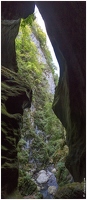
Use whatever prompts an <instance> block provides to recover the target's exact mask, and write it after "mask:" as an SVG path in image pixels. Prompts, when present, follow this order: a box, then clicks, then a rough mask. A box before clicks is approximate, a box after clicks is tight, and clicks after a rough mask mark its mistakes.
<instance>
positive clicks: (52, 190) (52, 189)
mask: <svg viewBox="0 0 87 200" xmlns="http://www.w3.org/2000/svg"><path fill="white" fill-rule="evenodd" d="M56 190H57V188H56V187H55V186H49V187H48V193H49V194H53V195H54V194H55V193H56Z"/></svg>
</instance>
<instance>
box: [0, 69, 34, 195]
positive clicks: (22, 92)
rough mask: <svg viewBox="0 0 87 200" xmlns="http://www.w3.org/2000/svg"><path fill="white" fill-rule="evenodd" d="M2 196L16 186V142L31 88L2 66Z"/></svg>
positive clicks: (28, 105) (29, 103)
mask: <svg viewBox="0 0 87 200" xmlns="http://www.w3.org/2000/svg"><path fill="white" fill-rule="evenodd" d="M1 89H2V93H1V94H2V95H1V97H2V107H1V108H2V115H1V118H2V137H1V145H2V150H1V154H2V160H1V164H2V170H1V174H2V176H1V183H2V198H6V195H7V194H9V193H11V192H12V191H13V190H14V188H16V187H17V182H18V160H17V143H18V141H19V138H20V124H21V123H22V114H23V108H26V107H30V105H31V90H30V89H29V86H27V85H26V84H25V83H24V82H23V80H22V79H21V78H20V77H19V76H18V74H16V73H15V72H12V71H10V70H9V69H7V68H5V67H2V85H1Z"/></svg>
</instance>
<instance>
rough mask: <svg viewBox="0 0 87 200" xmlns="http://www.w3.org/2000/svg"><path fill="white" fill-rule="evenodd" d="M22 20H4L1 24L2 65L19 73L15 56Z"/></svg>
mask: <svg viewBox="0 0 87 200" xmlns="http://www.w3.org/2000/svg"><path fill="white" fill-rule="evenodd" d="M19 24H20V20H19V19H18V20H2V24H1V37H2V45H1V52H2V53H1V60H2V65H3V66H5V67H6V68H8V69H11V70H12V71H16V72H17V69H18V68H17V63H16V55H15V38H16V36H17V34H18V29H19Z"/></svg>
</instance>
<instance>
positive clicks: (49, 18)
mask: <svg viewBox="0 0 87 200" xmlns="http://www.w3.org/2000/svg"><path fill="white" fill-rule="evenodd" d="M36 4H37V6H38V8H39V10H40V12H41V14H42V17H43V19H44V21H45V24H46V28H47V31H48V35H49V37H50V40H51V42H52V45H53V47H54V51H55V53H56V56H57V59H58V61H59V65H60V79H59V84H58V87H57V88H56V92H55V97H54V102H53V110H54V112H55V114H56V115H57V116H58V117H59V119H60V120H61V122H62V123H63V125H64V126H65V128H66V131H67V145H68V147H69V156H68V157H67V161H66V167H67V168H68V169H69V171H70V173H71V174H72V175H73V178H74V180H75V181H80V182H81V181H83V178H84V177H85V171H86V170H85V167H86V163H85V160H86V159H85V158H86V157H85V146H86V144H85V141H86V140H85V138H86V131H85V128H86V123H85V119H86V114H85V113H86V106H85V103H86V97H85V94H86V90H85V87H86V81H85V71H86V63H85V59H86V54H85V34H86V31H85V29H86V26H85V23H86V20H85V13H86V4H85V2H82V1H81V2H77V1H75V2H72V1H69V2H67V1H65V2H62V1H57V2H52V1H51V2H44V1H43V2H36Z"/></svg>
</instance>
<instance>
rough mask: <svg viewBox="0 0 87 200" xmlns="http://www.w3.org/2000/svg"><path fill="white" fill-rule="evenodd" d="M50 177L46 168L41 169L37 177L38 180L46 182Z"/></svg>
mask: <svg viewBox="0 0 87 200" xmlns="http://www.w3.org/2000/svg"><path fill="white" fill-rule="evenodd" d="M48 179H49V176H48V175H47V174H46V171H45V170H41V171H40V172H39V175H38V178H37V182H38V183H40V184H41V183H46V182H47V181H48Z"/></svg>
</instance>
